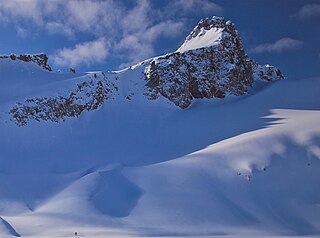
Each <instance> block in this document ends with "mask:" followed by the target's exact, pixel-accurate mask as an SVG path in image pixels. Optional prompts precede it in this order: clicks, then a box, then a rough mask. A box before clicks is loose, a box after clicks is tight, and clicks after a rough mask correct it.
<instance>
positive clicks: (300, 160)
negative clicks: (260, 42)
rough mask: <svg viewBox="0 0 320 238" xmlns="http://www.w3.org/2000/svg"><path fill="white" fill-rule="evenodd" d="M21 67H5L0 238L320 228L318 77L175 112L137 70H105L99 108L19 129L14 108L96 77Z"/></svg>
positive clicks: (1, 66) (297, 232)
mask: <svg viewBox="0 0 320 238" xmlns="http://www.w3.org/2000/svg"><path fill="white" fill-rule="evenodd" d="M16 63H17V62H15V63H14V62H11V61H7V60H3V61H1V63H0V71H1V85H4V86H3V87H1V89H0V90H1V103H0V106H1V110H2V113H1V124H0V127H1V128H0V130H1V135H2V136H1V137H0V151H1V153H0V178H1V179H0V216H1V222H0V236H1V237H15V236H16V237H17V236H21V237H74V236H75V235H74V232H78V234H79V236H80V237H81V236H83V237H139V236H143V237H157V236H161V237H163V236H166V237H176V236H187V237H202V236H203V237H248V236H249V237H250V236H251V237H258V236H259V237H267V236H273V237H276V236H281V237H286V236H304V235H308V236H315V237H317V236H318V235H319V234H320V183H319V181H320V173H319V169H320V161H319V158H320V148H319V144H320V140H319V138H320V126H319V121H320V111H319V109H320V95H319V92H320V78H311V79H302V80H296V81H292V80H290V79H288V80H283V81H279V82H275V83H272V84H266V83H264V82H259V83H258V84H257V85H256V86H255V87H254V88H253V89H252V90H251V92H250V93H249V95H247V96H243V97H228V98H226V99H220V100H219V99H216V100H197V101H196V102H194V103H193V104H192V106H191V107H190V108H188V109H186V110H181V109H179V108H177V107H176V106H174V105H172V104H171V103H169V101H167V100H165V99H161V98H159V99H158V100H155V101H149V100H146V99H145V98H144V97H143V95H142V94H141V92H142V89H141V87H142V83H141V78H142V76H143V75H142V73H143V71H142V69H143V67H142V66H137V67H135V69H134V70H132V69H130V68H129V69H127V70H124V71H122V72H118V73H117V74H115V73H109V74H108V73H106V74H107V77H108V78H110V79H112V78H117V79H115V81H117V85H118V86H119V89H120V90H119V93H118V94H117V95H116V96H115V98H114V99H113V100H110V101H108V102H106V103H105V104H104V105H103V106H102V107H101V108H100V109H99V110H95V111H91V112H84V113H83V114H81V116H80V117H79V118H69V119H66V121H64V122H60V123H53V122H36V121H32V122H30V124H28V125H27V126H25V127H18V126H17V125H15V124H14V123H13V122H12V121H10V118H9V117H8V115H7V114H6V110H7V109H8V108H9V107H10V105H13V104H14V103H15V102H16V101H17V100H18V101H19V100H20V101H21V100H23V99H26V98H29V97H30V96H31V95H33V96H34V95H37V96H39V95H42V94H44V95H50V94H52V95H54V94H55V93H57V92H60V93H62V94H63V93H64V92H65V91H67V90H68V88H72V87H73V85H74V84H75V83H76V82H80V81H81V80H87V79H88V78H92V73H89V74H87V75H80V77H77V76H78V75H76V76H75V77H77V78H70V77H71V76H70V75H63V74H55V73H49V72H46V71H43V70H42V69H40V68H38V67H35V66H34V65H33V64H30V63H23V62H18V64H16ZM10 67H11V68H10ZM10 89H11V90H10ZM129 94H133V95H132V99H131V100H129V99H128V98H127V96H128V95H129Z"/></svg>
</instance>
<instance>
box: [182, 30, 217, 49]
mask: <svg viewBox="0 0 320 238" xmlns="http://www.w3.org/2000/svg"><path fill="white" fill-rule="evenodd" d="M222 30H223V29H221V28H211V29H210V30H205V29H203V28H202V29H201V31H200V32H199V34H197V36H195V37H192V38H191V39H186V41H185V42H184V43H183V44H182V45H181V46H180V48H179V49H178V50H177V51H178V52H181V53H182V52H185V51H188V50H194V49H198V48H204V47H209V46H214V45H215V44H217V43H218V42H219V40H220V39H221V36H222Z"/></svg>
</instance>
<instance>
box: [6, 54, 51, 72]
mask: <svg viewBox="0 0 320 238" xmlns="http://www.w3.org/2000/svg"><path fill="white" fill-rule="evenodd" d="M1 58H2V59H11V60H21V61H24V62H33V63H36V64H37V65H39V66H40V67H41V68H43V69H45V70H48V71H52V69H51V67H50V66H49V65H48V56H47V55H46V54H36V55H26V54H21V55H18V56H17V55H15V54H11V55H2V56H0V59H1Z"/></svg>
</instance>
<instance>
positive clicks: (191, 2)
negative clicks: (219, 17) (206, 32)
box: [174, 0, 223, 14]
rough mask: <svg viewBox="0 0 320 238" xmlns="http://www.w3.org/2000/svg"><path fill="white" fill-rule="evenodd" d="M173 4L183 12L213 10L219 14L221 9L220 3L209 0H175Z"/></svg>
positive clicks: (208, 11)
mask: <svg viewBox="0 0 320 238" xmlns="http://www.w3.org/2000/svg"><path fill="white" fill-rule="evenodd" d="M174 5H175V7H177V8H178V9H177V10H178V11H182V12H184V13H188V12H192V11H193V12H194V11H198V12H202V13H210V12H214V13H218V14H221V13H222V11H223V8H222V7H221V6H220V5H218V4H216V3H214V2H212V1H209V0H176V1H175V3H174Z"/></svg>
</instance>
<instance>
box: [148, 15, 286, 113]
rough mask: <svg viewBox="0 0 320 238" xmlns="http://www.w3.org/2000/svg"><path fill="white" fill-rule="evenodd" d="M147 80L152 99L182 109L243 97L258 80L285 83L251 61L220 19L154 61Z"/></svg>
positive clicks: (279, 75) (230, 26)
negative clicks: (203, 101)
mask: <svg viewBox="0 0 320 238" xmlns="http://www.w3.org/2000/svg"><path fill="white" fill-rule="evenodd" d="M145 76H146V80H147V86H148V87H149V88H150V92H151V93H150V95H151V97H150V98H157V97H158V96H159V95H162V96H164V97H165V98H167V99H169V100H170V101H172V102H173V103H174V104H176V105H177V106H179V107H181V108H183V109H184V108H187V107H188V106H189V105H190V104H191V102H192V100H193V99H194V98H224V97H225V96H226V95H236V96H240V95H243V94H245V93H246V92H247V91H248V89H249V88H250V87H251V86H252V85H253V83H254V82H255V81H257V80H266V81H273V80H279V79H284V76H283V75H282V73H281V71H280V70H279V69H277V68H275V67H273V66H269V65H264V66H261V65H258V64H257V63H256V62H255V61H254V60H252V59H250V58H249V57H248V55H247V54H246V53H245V51H244V49H243V46H242V43H241V39H240V36H239V34H238V31H237V30H236V28H235V25H234V24H233V23H232V22H231V21H226V20H225V19H224V18H221V17H213V18H212V19H205V20H201V21H200V22H199V24H198V25H197V26H196V27H195V28H194V29H193V30H192V32H191V33H190V34H189V36H188V37H187V38H186V40H185V42H184V43H183V45H182V46H181V47H180V48H179V49H178V50H177V51H176V52H174V53H172V54H167V55H165V56H161V57H158V58H154V59H153V60H152V61H151V63H150V64H149V66H147V67H146V71H145Z"/></svg>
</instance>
